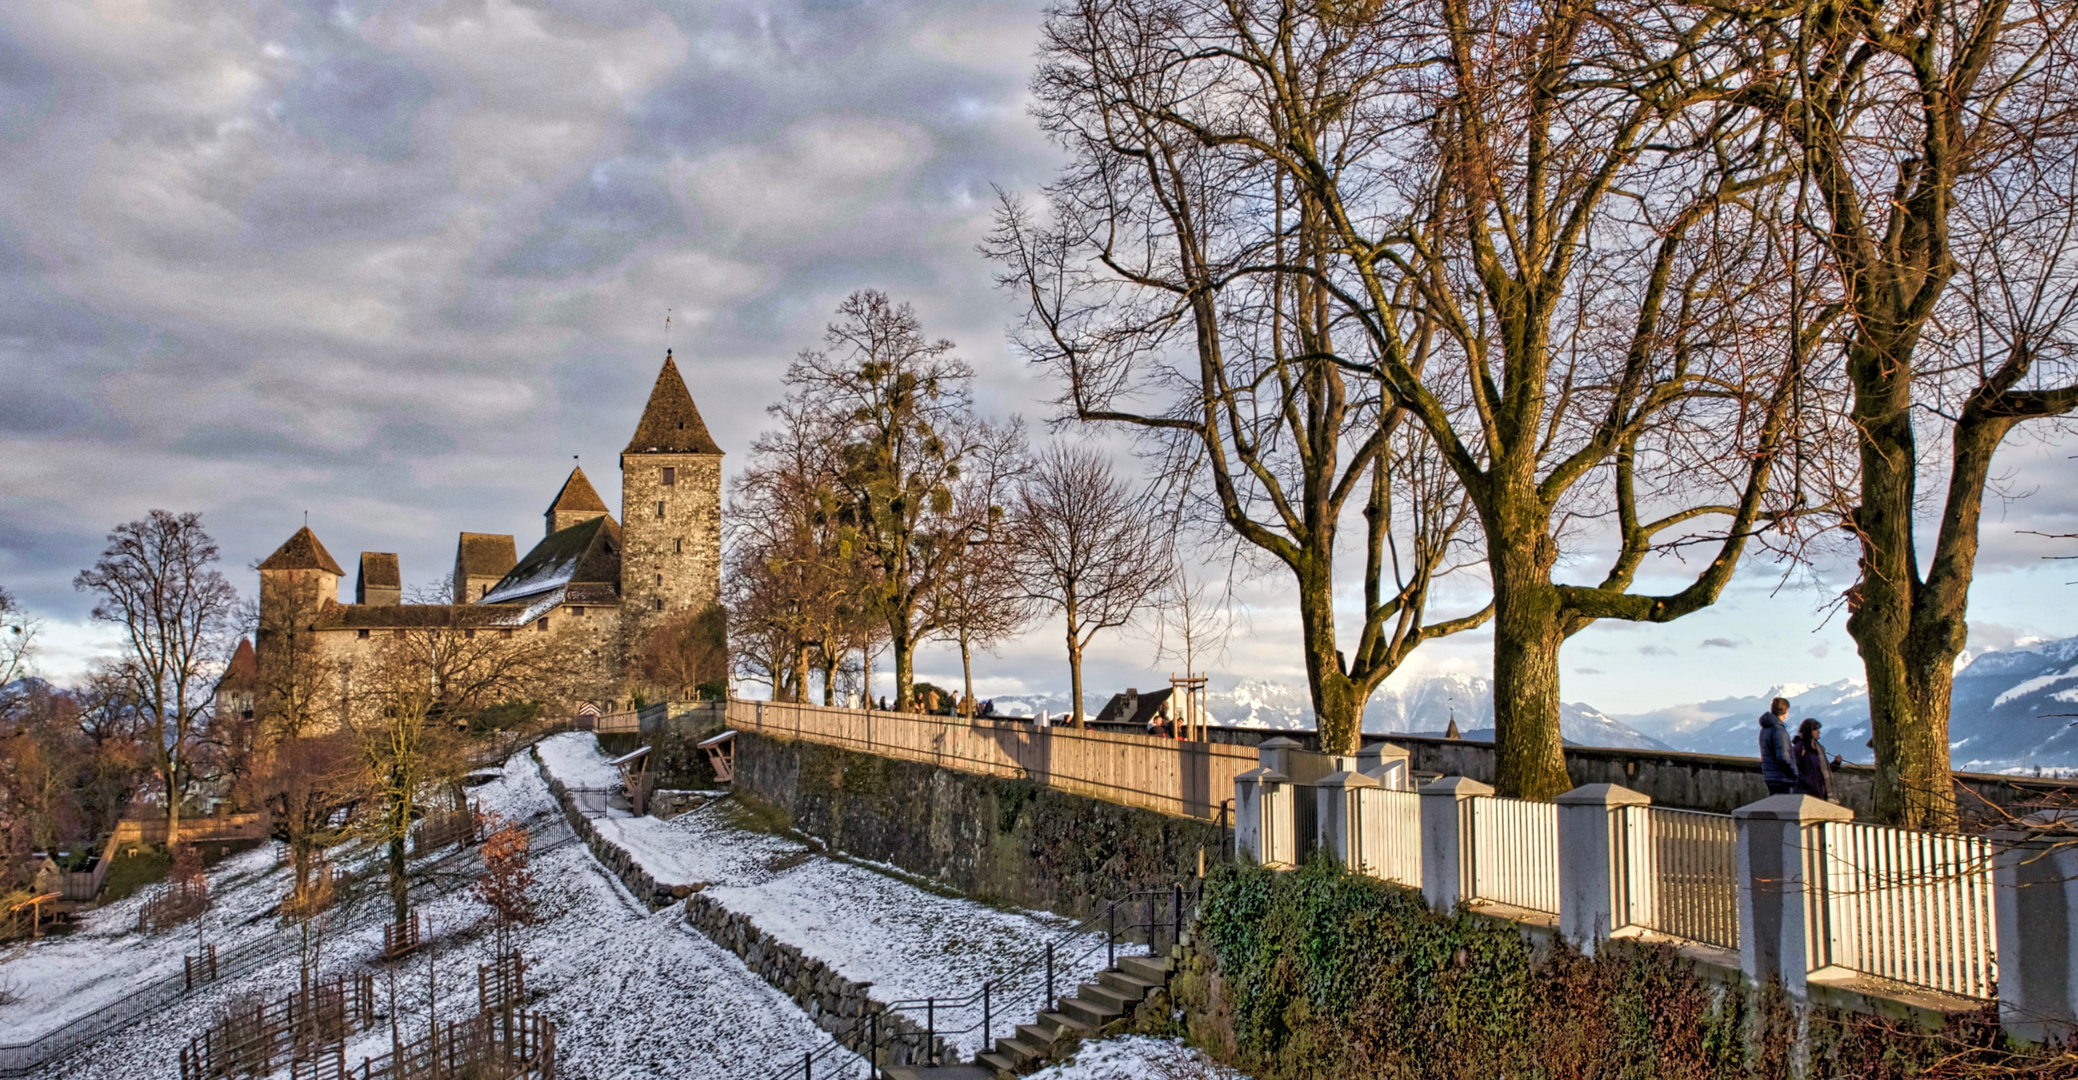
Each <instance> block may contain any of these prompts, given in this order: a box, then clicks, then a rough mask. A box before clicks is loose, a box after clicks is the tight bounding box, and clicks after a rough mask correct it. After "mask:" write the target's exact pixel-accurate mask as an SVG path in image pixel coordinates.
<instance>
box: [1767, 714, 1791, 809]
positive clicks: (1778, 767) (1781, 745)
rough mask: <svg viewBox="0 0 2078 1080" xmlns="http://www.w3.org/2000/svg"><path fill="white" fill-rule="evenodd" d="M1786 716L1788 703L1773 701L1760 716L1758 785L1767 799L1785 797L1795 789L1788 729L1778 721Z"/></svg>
mask: <svg viewBox="0 0 2078 1080" xmlns="http://www.w3.org/2000/svg"><path fill="white" fill-rule="evenodd" d="M1788 715H1789V699H1788V698H1776V699H1775V701H1774V703H1773V704H1772V705H1770V706H1769V708H1768V711H1767V712H1764V713H1762V714H1761V782H1762V783H1764V784H1766V785H1768V794H1770V795H1788V794H1790V793H1791V792H1794V791H1795V790H1796V789H1797V756H1796V754H1795V753H1794V752H1793V751H1792V750H1791V749H1790V745H1789V729H1788V728H1786V727H1784V726H1783V725H1782V718H1783V717H1785V716H1788Z"/></svg>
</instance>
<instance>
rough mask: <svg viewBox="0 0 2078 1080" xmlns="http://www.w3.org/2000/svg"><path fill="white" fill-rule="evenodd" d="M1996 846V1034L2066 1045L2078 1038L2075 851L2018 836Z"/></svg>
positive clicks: (2065, 843)
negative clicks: (2060, 1041)
mask: <svg viewBox="0 0 2078 1080" xmlns="http://www.w3.org/2000/svg"><path fill="white" fill-rule="evenodd" d="M1992 839H1993V840H1994V841H1995V842H1997V844H1998V847H1997V854H1995V855H1994V856H1993V858H1992V882H1993V889H1992V892H1993V894H1994V896H1995V903H1996V904H1997V915H1996V916H1995V919H1994V921H1995V922H1996V923H1997V924H1998V958H1999V1026H2001V1027H2003V1028H2005V1029H2006V1034H2008V1035H2010V1036H2012V1037H2014V1038H2016V1039H2022V1040H2025V1041H2027V1042H2046V1041H2048V1040H2050V1039H2064V1040H2069V1039H2070V1038H2071V1036H2072V1035H2073V1034H2074V1033H2078V845H2074V844H2073V842H2072V841H2071V840H2070V839H2064V840H2062V841H2061V842H2059V841H2055V840H2043V839H2029V838H2027V834H2025V833H2017V832H2000V833H1994V834H1992ZM2023 927H2025V928H2026V931H2027V940H2026V942H2025V943H2024V944H2023V942H2022V941H2021V930H2022V928H2023Z"/></svg>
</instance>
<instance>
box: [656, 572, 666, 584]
mask: <svg viewBox="0 0 2078 1080" xmlns="http://www.w3.org/2000/svg"><path fill="white" fill-rule="evenodd" d="M663 583H664V575H662V574H658V575H657V584H658V585H662V584H663Z"/></svg>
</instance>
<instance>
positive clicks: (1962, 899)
mask: <svg viewBox="0 0 2078 1080" xmlns="http://www.w3.org/2000/svg"><path fill="white" fill-rule="evenodd" d="M1805 829H1806V836H1807V840H1806V845H1805V850H1806V851H1807V852H1808V853H1809V855H1808V862H1809V865H1808V866H1807V867H1806V869H1805V874H1806V880H1808V881H1810V882H1811V884H1812V886H1813V887H1812V889H1811V892H1810V894H1809V895H1810V896H1811V897H1812V910H1811V916H1810V917H1809V919H1808V922H1807V925H1808V926H1809V928H1810V931H1809V932H1810V936H1811V943H1810V949H1811V955H1812V956H1813V957H1814V958H1815V959H1816V960H1817V962H1819V963H1823V964H1828V965H1831V966H1834V967H1842V968H1846V969H1848V970H1849V971H1857V972H1861V973H1863V974H1867V975H1875V976H1878V977H1879V978H1885V979H1891V980H1894V981H1897V982H1901V983H1909V984H1911V985H1913V986H1925V987H1930V988H1932V989H1935V990H1941V991H1944V992H1946V993H1950V994H1957V995H1960V996H1963V997H1977V998H1981V997H1990V996H1991V994H1992V985H1993V980H1994V979H1995V978H1996V976H1997V966H1996V964H1995V962H1994V957H1993V953H1994V952H1995V943H1996V941H1997V938H1996V936H1995V934H1994V932H1993V923H1992V847H1991V844H1990V843H1989V842H1988V841H1985V840H1982V839H1980V838H1978V837H1974V836H1956V835H1950V834H1943V833H1921V832H1908V831H1907V830H1904V829H1893V828H1887V827H1885V826H1882V825H1866V824H1862V823H1860V822H1855V821H1827V822H1823V823H1820V824H1817V825H1809V826H1805ZM1812 834H1816V835H1815V836H1814V835H1812Z"/></svg>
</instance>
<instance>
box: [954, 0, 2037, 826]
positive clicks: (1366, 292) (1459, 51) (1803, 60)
mask: <svg viewBox="0 0 2078 1080" xmlns="http://www.w3.org/2000/svg"><path fill="white" fill-rule="evenodd" d="M2073 19H2078V9H2074V8H2072V7H2071V6H2070V5H2062V4H2052V3H2047V2H2044V0H1964V2H1950V0H1944V2H1941V3H1934V2H1932V0H1906V2H1904V3H1898V4H1889V5H1862V6H1847V7H1842V6H1840V5H1837V4H1823V3H1821V4H1816V5H1811V4H1806V5H1801V6H1798V5H1789V6H1783V5H1769V4H1764V3H1751V2H1733V3H1722V4H1720V3H1709V4H1703V3H1694V4H1683V3H1673V4H1668V3H1658V2H1646V0H1624V2H1617V3H1595V4H1586V3H1579V2H1575V0H1536V2H1532V3H1527V4H1525V3H1496V2H1481V0H1473V2H1466V0H1415V2H1412V3H1404V4H1392V5H1387V4H1379V3H1375V2H1373V3H1366V2H1355V3H1344V2H1334V3H1327V2H1321V3H1305V4H1294V3H1290V2H1288V0H1078V2H1075V3H1071V4H1068V5H1064V6H1062V7H1060V8H1057V9H1055V10H1054V11H1052V12H1051V13H1050V14H1049V16H1048V18H1047V23H1046V27H1045V31H1044V37H1043V42H1042V46H1041V52H1042V59H1041V66H1040V70H1039V73H1038V75H1037V76H1036V77H1035V80H1034V92H1035V97H1036V104H1035V106H1034V108H1035V111H1036V113H1037V115H1038V117H1039V119H1040V121H1041V123H1042V125H1043V126H1044V128H1045V129H1046V130H1047V132H1048V133H1049V134H1050V135H1051V136H1052V137H1053V138H1054V139H1055V141H1056V142H1057V143H1058V144H1059V145H1060V146H1061V147H1062V148H1063V149H1064V150H1065V151H1067V153H1068V155H1069V158H1070V164H1069V165H1068V166H1067V167H1066V169H1065V170H1064V171H1063V172H1062V174H1061V175H1060V176H1059V178H1058V179H1057V180H1056V181H1055V182H1054V183H1053V184H1051V185H1050V186H1048V187H1047V188H1046V189H1045V191H1044V195H1043V199H1042V200H1041V201H1040V202H1039V203H1037V204H1032V205H1028V204H1026V203H1024V202H1022V201H1020V200H1018V199H1016V198H1014V197H1006V198H1005V200H1004V205H1003V209H1002V212H1001V214H1000V217H999V224H998V229H997V231H996V233H995V234H994V235H993V236H992V238H991V240H990V242H989V244H988V245H987V251H988V253H989V254H990V255H991V256H992V257H993V258H994V259H995V260H997V263H998V265H999V266H1000V267H1001V276H1002V280H1003V282H1004V283H1005V285H1006V286H1008V287H1009V288H1011V289H1012V290H1014V291H1015V292H1016V293H1017V294H1018V295H1019V296H1020V297H1021V298H1022V299H1023V301H1024V302H1025V307H1026V318H1025V320H1024V322H1023V325H1022V329H1021V331H1020V341H1021V343H1022V345H1023V347H1024V348H1025V350H1026V351H1027V352H1028V353H1029V355H1030V356H1031V357H1032V358H1033V359H1034V360H1035V361H1036V362H1038V363H1041V364H1043V365H1045V366H1046V367H1047V368H1049V369H1050V370H1051V371H1052V372H1053V373H1054V375H1055V376H1056V378H1057V379H1058V383H1059V385H1060V386H1061V387H1062V393H1061V397H1060V399H1059V404H1060V405H1061V406H1062V407H1063V411H1064V412H1065V413H1066V414H1067V415H1070V416H1073V417H1076V418H1079V419H1081V420H1083V421H1088V422H1092V423H1100V424H1112V425H1121V426H1124V427H1126V428H1129V429H1131V430H1133V431H1134V432H1136V433H1137V434H1138V435H1139V436H1140V437H1141V438H1143V439H1144V441H1145V443H1146V445H1147V447H1148V448H1149V449H1151V450H1153V451H1155V452H1157V453H1158V454H1159V455H1161V458H1162V460H1163V461H1164V463H1165V470H1164V478H1165V479H1166V480H1167V481H1168V482H1169V486H1170V490H1171V491H1173V492H1175V493H1177V496H1178V498H1179V500H1181V501H1182V503H1183V504H1184V505H1190V506H1195V507H1197V508H1198V509H1199V510H1200V511H1201V513H1200V514H1199V515H1198V518H1199V520H1201V521H1203V522H1205V523H1207V524H1209V525H1211V526H1212V527H1213V528H1214V529H1215V530H1217V531H1218V532H1219V533H1222V534H1224V535H1225V536H1226V537H1228V539H1230V540H1231V541H1232V542H1234V543H1235V544H1237V545H1238V546H1239V547H1240V548H1241V549H1243V550H1244V551H1246V552H1251V553H1253V554H1254V555H1255V556H1257V557H1258V558H1260V559H1263V560H1267V561H1269V562H1270V563H1272V564H1279V565H1282V566H1283V567H1285V569H1286V570H1287V572H1289V574H1290V575H1291V577H1292V580H1293V582H1294V584H1295V585H1296V589H1297V596H1298V603H1299V608H1300V616H1301V622H1302V626H1303V630H1304V649H1305V660H1306V670H1307V675H1308V681H1309V684H1310V688H1311V691H1312V696H1313V703H1314V708H1315V712H1316V715H1317V716H1318V718H1319V724H1320V730H1321V733H1322V737H1323V740H1324V743H1325V744H1326V747H1327V748H1328V749H1330V750H1333V751H1340V752H1348V751H1353V750H1354V749H1355V745H1356V740H1357V732H1358V718H1359V717H1360V716H1361V713H1362V708H1363V704H1364V701H1365V699H1366V697H1367V696H1368V695H1369V694H1370V692H1371V691H1372V690H1373V689H1374V688H1375V687H1376V686H1377V685H1378V684H1379V682H1380V681H1381V680H1382V679H1383V678H1384V677H1385V676H1386V675H1388V674H1390V673H1391V672H1392V671H1393V670H1394V669H1395V668H1396V667H1397V666H1398V665H1400V664H1401V663H1403V662H1404V661H1405V659H1406V658H1407V656H1408V655H1409V653H1410V651H1411V650H1412V649H1413V648H1414V647H1416V646H1417V645H1418V644H1419V643H1420V642H1421V641H1423V640H1426V639H1429V638H1433V637H1436V636H1439V635H1443V634H1449V633H1453V632H1457V631H1462V630H1466V629H1470V628H1472V627H1475V626H1480V625H1484V624H1488V623H1490V624H1491V628H1492V634H1493V639H1494V647H1493V648H1494V653H1493V662H1494V679H1495V684H1496V689H1495V723H1496V728H1497V736H1496V737H1497V740H1498V743H1499V747H1498V768H1497V774H1498V786H1499V787H1500V789H1501V791H1502V792H1503V793H1505V794H1509V795H1516V796H1524V797H1532V798H1549V797H1551V796H1553V795H1556V794H1557V793H1558V792H1560V791H1562V790H1564V788H1565V787H1566V786H1568V782H1567V779H1566V773H1565V768H1564V762H1563V758H1562V756H1561V753H1560V741H1559V734H1558V712H1559V696H1558V695H1559V679H1558V655H1559V650H1560V647H1561V646H1562V644H1563V643H1564V642H1565V640H1566V639H1567V638H1569V637H1570V636H1572V635H1574V634H1577V633H1579V632H1580V631H1581V630H1583V629H1585V628H1586V627H1588V626H1590V625H1592V624H1593V623H1595V622H1597V621H1599V620H1604V619H1617V620H1627V621H1637V622H1665V621H1669V620H1672V619H1677V618H1681V617H1683V616H1685V615H1688V614H1691V613H1693V612H1695V611H1698V610H1700V609H1702V608H1704V607H1706V606H1708V605H1710V604H1711V603H1713V602H1714V601H1715V600H1716V599H1717V598H1718V596H1719V595H1720V594H1721V593H1722V591H1723V589H1724V588H1725V585H1726V583H1727V582H1728V581H1729V579H1730V577H1731V575H1732V573H1733V571H1734V569H1735V568H1736V567H1737V566H1738V565H1739V564H1740V563H1741V561H1742V559H1744V558H1746V557H1747V556H1748V555H1749V554H1750V551H1751V549H1753V548H1755V547H1756V546H1758V547H1761V548H1764V549H1766V550H1767V551H1768V552H1770V553H1772V554H1775V555H1778V556H1783V557H1788V558H1810V559H1824V558H1826V557H1828V556H1837V555H1839V554H1841V553H1842V552H1845V551H1852V552H1854V553H1855V554H1857V555H1858V556H1859V566H1860V575H1859V578H1860V580H1859V581H1858V583H1857V584H1856V585H1855V586H1854V588H1853V589H1851V590H1850V591H1849V592H1848V593H1847V594H1846V596H1845V598H1844V599H1845V603H1846V604H1847V606H1848V608H1849V610H1850V612H1851V614H1850V617H1849V620H1848V629H1849V632H1850V633H1851V635H1852V636H1853V637H1854V639H1855V641H1856V642H1857V644H1858V646H1859V648H1860V651H1861V654H1862V658H1863V661H1864V663H1865V665H1866V667H1867V670H1868V674H1869V685H1870V695H1871V703H1872V712H1873V718H1874V730H1875V741H1874V742H1875V748H1876V751H1877V765H1878V782H1877V809H1878V813H1879V814H1880V815H1881V816H1882V817H1883V818H1885V819H1886V820H1890V821H1895V822H1901V823H1906V824H1914V825H1934V824H1941V823H1945V822H1949V821H1952V820H1953V818H1954V802H1953V793H1952V786H1951V783H1950V781H1949V777H1948V759H1947V746H1948V740H1947V720H1948V716H1947V711H1948V698H1949V683H1950V678H1951V674H1952V671H1953V667H1954V662H1955V660H1956V658H1957V656H1958V655H1959V654H1960V651H1961V650H1962V648H1963V646H1964V642H1965V635H1966V612H1967V606H1966V605H1967V594H1968V586H1969V583H1970V579H1971V575H1972V571H1973V565H1974V560H1975V555H1976V550H1977V542H1978V541H1977V533H1978V526H1979V515H1980V513H1981V509H1982V502H1983V496H1984V491H1985V487H1986V483H1987V478H1988V476H1989V475H1990V463H1991V460H1992V457H1993V455H1994V452H1995V451H1996V450H1997V448H1998V447H1999V445H2000V444H2001V442H2002V440H2003V439H2004V437H2005V436H2006V435H2007V434H2008V433H2009V432H2011V431H2012V430H2013V429H2014V428H2015V427H2016V426H2017V425H2019V424H2021V423H2024V422H2026V421H2029V420H2035V419H2042V418H2051V417H2058V416H2063V415H2065V414H2068V413H2069V412H2070V411H2071V410H2072V408H2073V407H2074V406H2078V377H2074V376H2078V371H2074V369H2073V367H2072V362H2071V359H2072V358H2071V353H2070V344H2071V338H2072V332H2073V330H2074V329H2078V325H2074V323H2073V320H2072V318H2071V316H2072V305H2073V302H2074V298H2078V289H2074V288H2073V285H2074V282H2073V276H2072V273H2071V271H2072V269H2073V266H2072V260H2073V258H2074V256H2073V255H2072V254H2071V245H2070V243H2069V241H2070V239H2071V234H2072V230H2073V228H2074V226H2078V165H2074V164H2073V163H2074V161H2078V153H2074V151H2078V145H2074V141H2078V140H2074V135H2078V131H2074V123H2078V108H2074V104H2078V103H2074V100H2073V96H2074V95H2078V79H2074V78H2073V77H2072V76H2073V75H2074V74H2078V73H2074V72H2073V70H2072V61H2073V45H2074V43H2078V37H2074V33H2073ZM1936 493H1938V494H1936ZM1933 499H1938V500H1939V501H1940V505H1939V510H1938V514H1937V516H1936V517H1935V521H1936V523H1937V525H1936V535H1935V536H1934V537H1933V538H1932V539H1931V542H1929V541H1928V538H1926V537H1925V536H1924V535H1923V533H1922V531H1921V529H1920V528H1919V526H1920V524H1921V522H1922V521H1923V520H1924V518H1925V516H1926V515H1925V514H1924V513H1922V511H1923V508H1924V506H1925V504H1927V503H1929V502H1930V501H1931V500H1933ZM1345 526H1346V527H1347V530H1349V531H1354V532H1355V533H1356V534H1357V535H1358V536H1360V537H1361V538H1362V544H1361V550H1362V552H1363V555H1362V561H1363V569H1362V571H1361V574H1355V573H1345V572H1341V571H1338V568H1337V565H1336V560H1337V557H1338V555H1339V554H1341V551H1342V546H1343V544H1344V543H1345V536H1344V532H1345ZM1351 550H1352V551H1354V550H1356V546H1355V545H1351ZM1467 564H1477V572H1478V573H1480V574H1482V575H1483V576H1484V578H1485V580H1486V582H1487V583H1488V584H1490V586H1491V597H1492V600H1491V603H1490V604H1488V605H1486V606H1485V607H1484V608H1482V609H1480V610H1476V611H1474V610H1458V611H1455V612H1452V613H1450V615H1449V617H1447V618H1440V619H1432V618H1431V616H1430V613H1429V607H1430V599H1431V592H1432V590H1433V588H1434V585H1435V583H1436V582H1437V581H1438V580H1439V579H1440V578H1441V577H1443V576H1444V575H1445V574H1447V573H1449V572H1451V571H1452V570H1454V569H1458V568H1460V567H1462V566H1465V565H1467ZM1351 592H1356V593H1360V594H1361V596H1362V598H1363V601H1362V607H1361V610H1360V611H1355V612H1352V613H1350V615H1348V616H1345V617H1342V618H1338V613H1337V610H1336V605H1337V600H1338V596H1339V595H1343V594H1347V593H1351ZM1351 630H1353V631H1354V634H1353V636H1351V635H1349V634H1348V633H1347V631H1351Z"/></svg>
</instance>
